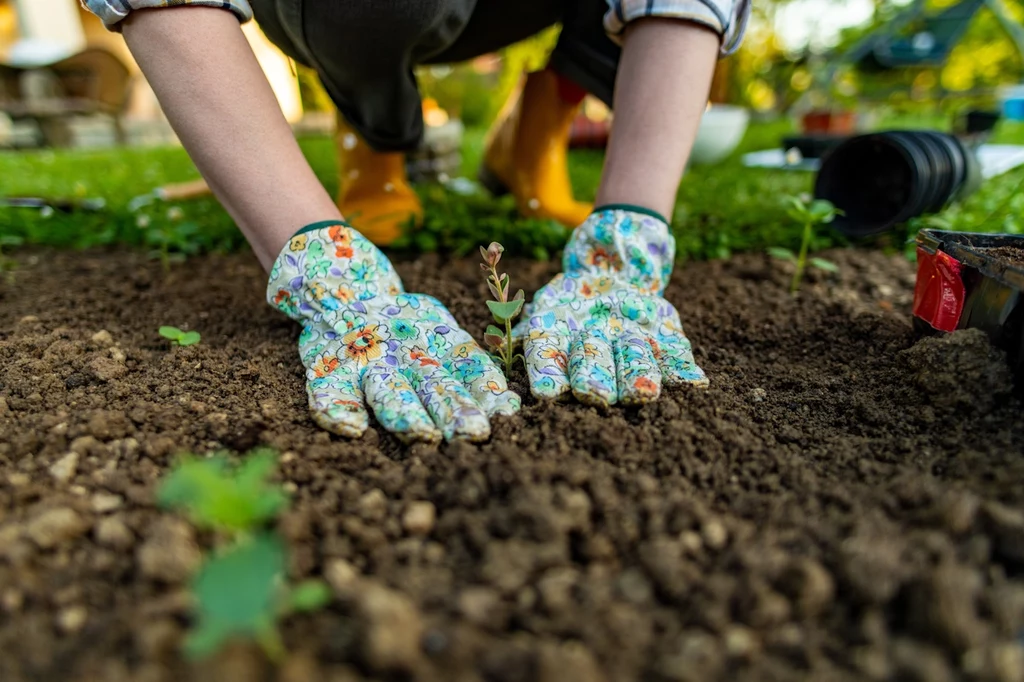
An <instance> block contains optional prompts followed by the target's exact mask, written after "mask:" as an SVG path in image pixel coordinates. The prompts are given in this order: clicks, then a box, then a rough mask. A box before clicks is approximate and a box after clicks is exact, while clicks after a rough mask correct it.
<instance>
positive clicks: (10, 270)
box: [0, 234, 25, 283]
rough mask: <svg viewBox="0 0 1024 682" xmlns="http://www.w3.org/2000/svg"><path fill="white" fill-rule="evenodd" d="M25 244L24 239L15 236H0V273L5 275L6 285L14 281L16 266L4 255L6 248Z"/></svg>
mask: <svg viewBox="0 0 1024 682" xmlns="http://www.w3.org/2000/svg"><path fill="white" fill-rule="evenodd" d="M24 243H25V240H24V238H22V237H19V236H18V235H15V234H4V235H0V272H5V273H7V281H8V283H10V282H13V281H14V268H15V266H16V265H17V263H15V261H14V259H13V258H11V257H10V256H8V255H7V254H5V253H4V249H5V248H6V247H8V246H21V245H22V244H24Z"/></svg>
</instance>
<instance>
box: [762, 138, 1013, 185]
mask: <svg viewBox="0 0 1024 682" xmlns="http://www.w3.org/2000/svg"><path fill="white" fill-rule="evenodd" d="M974 155H975V157H977V159H978V164H979V165H980V166H981V177H983V178H985V179H986V180H987V179H989V178H994V177H996V176H997V175H1002V174H1003V173H1006V172H1007V171H1011V170H1013V169H1014V168H1017V167H1019V166H1024V146H1021V145H1016V144H983V145H980V146H979V147H978V148H977V149H976V150H975V152H974ZM792 161H793V160H791V159H787V158H786V153H785V152H784V151H782V150H781V149H765V150H762V151H759V152H750V153H749V154H744V155H743V165H744V166H747V167H749V168H776V169H779V170H803V171H816V170H818V168H819V167H820V166H821V161H820V160H818V159H802V160H798V161H797V162H796V163H793V162H792Z"/></svg>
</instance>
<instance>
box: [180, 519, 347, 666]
mask: <svg viewBox="0 0 1024 682" xmlns="http://www.w3.org/2000/svg"><path fill="white" fill-rule="evenodd" d="M286 559H287V554H286V551H285V547H284V543H282V542H281V540H280V538H278V537H276V536H275V535H272V534H269V533H264V534H261V535H257V536H253V537H248V538H245V539H243V540H241V541H240V542H238V543H237V544H236V545H234V546H232V547H229V548H227V549H226V550H225V551H222V552H219V553H216V554H215V555H214V556H213V557H212V558H210V559H208V560H207V561H206V563H205V564H204V565H203V567H202V569H201V570H200V571H199V574H198V575H197V576H196V577H195V580H193V582H192V592H193V594H194V595H195V599H196V612H197V613H196V616H197V618H196V621H197V622H196V627H195V629H194V630H193V631H192V632H191V633H189V636H188V638H187V639H186V640H185V653H186V655H187V656H189V657H190V658H205V657H207V656H210V655H211V654H213V653H216V652H217V650H218V649H220V648H221V646H223V644H224V643H225V642H226V641H227V640H228V639H230V638H233V637H244V638H248V639H252V640H255V641H256V642H257V643H258V644H259V645H260V646H261V647H262V648H263V651H264V652H265V653H266V654H267V656H268V657H269V658H270V659H271V660H275V661H279V660H281V659H282V658H284V654H285V649H284V644H283V643H282V642H281V636H280V634H279V633H278V630H277V621H278V620H279V619H281V618H282V617H284V616H287V615H289V614H291V613H296V612H300V611H316V610H318V609H320V608H323V607H324V606H325V605H326V604H327V603H328V602H329V601H330V599H331V594H330V589H329V588H328V587H327V586H326V585H325V584H323V583H322V582H320V581H319V580H308V581H306V582H302V583H299V584H298V585H296V586H294V587H288V586H285V585H282V577H283V575H284V572H285V565H286Z"/></svg>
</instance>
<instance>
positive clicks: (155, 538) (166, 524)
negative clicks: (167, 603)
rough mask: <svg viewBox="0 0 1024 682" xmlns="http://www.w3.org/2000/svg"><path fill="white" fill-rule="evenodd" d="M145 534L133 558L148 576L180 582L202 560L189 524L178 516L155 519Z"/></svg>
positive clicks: (186, 578)
mask: <svg viewBox="0 0 1024 682" xmlns="http://www.w3.org/2000/svg"><path fill="white" fill-rule="evenodd" d="M146 538H147V539H146V541H145V543H143V545H142V547H140V548H139V551H138V554H137V555H136V559H137V561H138V565H139V570H140V571H141V572H142V575H144V576H146V577H147V578H153V579H155V580H161V581H164V582H168V583H180V582H183V581H185V580H188V578H190V577H191V576H192V574H193V573H194V572H195V570H196V568H198V567H199V563H200V561H202V554H201V553H200V551H199V547H198V546H197V545H196V541H195V536H194V534H193V531H192V527H191V526H190V525H189V524H187V523H185V522H184V521H182V520H180V519H175V518H170V517H165V518H161V519H158V520H157V521H156V522H155V523H154V524H153V525H152V526H151V527H150V529H149V532H148V533H147V534H146Z"/></svg>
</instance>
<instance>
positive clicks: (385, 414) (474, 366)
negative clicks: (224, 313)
mask: <svg viewBox="0 0 1024 682" xmlns="http://www.w3.org/2000/svg"><path fill="white" fill-rule="evenodd" d="M267 301H268V302H269V303H270V304H271V305H272V306H274V307H276V308H277V309H278V310H280V311H281V312H283V313H285V314H286V315H288V316H289V317H291V318H292V319H295V320H298V321H299V322H301V323H303V330H302V334H301V335H300V337H299V354H300V357H301V358H302V363H303V365H304V366H305V367H306V382H307V393H308V395H309V406H310V411H311V413H312V415H313V419H314V420H315V421H316V422H317V424H319V425H320V426H322V427H323V428H325V429H327V430H328V431H332V432H334V433H338V434H342V435H346V436H352V437H359V436H361V435H362V434H363V432H364V431H366V429H367V427H368V425H369V414H368V412H367V406H369V408H370V409H372V410H373V413H374V415H375V416H376V418H377V421H378V422H379V423H380V424H381V426H383V427H384V428H385V429H387V430H388V431H391V432H393V433H394V434H396V435H397V436H398V437H399V438H401V439H403V440H405V441H427V442H436V441H439V440H440V439H441V438H445V439H453V438H465V439H468V440H486V439H487V438H489V437H490V417H492V416H494V415H496V414H513V413H515V412H516V411H517V410H518V409H519V407H520V399H519V396H518V395H516V394H515V393H513V392H512V391H510V390H509V389H508V384H507V383H506V381H505V377H504V375H503V374H502V373H501V371H500V370H499V369H498V368H497V367H496V366H495V365H494V362H493V361H492V360H491V358H490V356H489V355H488V354H487V353H486V352H485V351H484V350H483V349H482V348H480V346H479V345H478V344H477V343H476V341H474V340H473V338H472V337H471V336H470V335H469V334H468V333H466V332H465V331H464V330H462V329H461V328H460V327H459V325H458V323H457V322H456V321H455V318H453V317H452V315H451V313H449V312H448V310H447V309H446V308H445V307H444V306H443V305H441V303H440V302H439V301H438V300H437V299H435V298H433V297H431V296H426V295H423V294H409V293H406V292H405V291H404V289H403V287H402V281H401V280H400V279H399V277H398V273H396V272H395V269H394V267H392V265H391V262H390V261H388V259H387V257H386V256H385V255H384V254H383V253H382V252H381V251H380V250H379V249H378V248H377V247H376V246H374V245H373V244H371V243H370V242H369V240H367V239H366V238H365V237H363V236H362V235H361V234H359V233H358V232H356V231H355V230H353V229H352V228H350V227H347V226H345V225H340V224H338V225H328V226H323V227H316V226H315V229H310V230H308V231H303V232H301V233H299V234H297V235H296V236H294V237H292V239H291V240H290V241H289V242H288V244H287V245H286V246H285V248H284V250H283V251H282V252H281V255H280V256H278V258H277V261H275V263H274V265H273V267H272V268H271V271H270V281H269V283H268V285H267Z"/></svg>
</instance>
